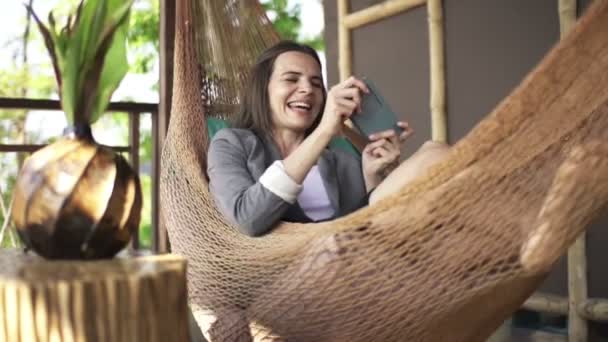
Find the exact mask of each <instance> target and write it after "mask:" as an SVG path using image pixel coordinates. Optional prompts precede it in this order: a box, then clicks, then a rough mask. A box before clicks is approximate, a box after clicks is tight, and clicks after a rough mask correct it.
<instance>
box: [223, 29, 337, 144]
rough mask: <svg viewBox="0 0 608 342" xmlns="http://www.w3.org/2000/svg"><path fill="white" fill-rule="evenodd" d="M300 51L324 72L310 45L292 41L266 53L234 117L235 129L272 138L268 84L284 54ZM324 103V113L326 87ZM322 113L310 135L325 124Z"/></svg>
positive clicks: (249, 79)
mask: <svg viewBox="0 0 608 342" xmlns="http://www.w3.org/2000/svg"><path fill="white" fill-rule="evenodd" d="M289 51H297V52H302V53H305V54H307V55H309V56H311V57H312V58H314V59H315V61H317V63H318V64H319V69H321V60H320V59H319V55H317V52H316V51H315V50H314V49H313V48H311V47H310V46H308V45H303V44H298V43H295V42H292V41H287V40H285V41H281V42H279V43H277V44H276V45H274V46H271V47H270V48H268V49H266V50H264V51H263V52H262V53H261V54H260V56H259V57H258V59H257V61H256V62H255V64H254V65H253V67H252V68H251V71H250V73H249V78H248V81H247V83H246V84H247V86H246V88H245V91H244V92H243V94H244V95H243V99H242V101H241V108H240V110H239V112H238V113H237V115H236V116H235V117H234V120H233V122H232V126H233V127H235V128H247V129H251V130H253V131H254V132H255V133H256V134H258V135H261V136H263V135H266V134H270V133H271V131H272V117H271V109H270V98H269V96H268V83H269V82H270V76H272V71H273V70H274V62H275V61H276V59H277V57H279V55H281V54H282V53H285V52H289ZM322 92H323V101H322V102H321V113H323V109H324V108H325V98H326V96H327V95H326V90H325V87H323V86H322ZM321 113H319V115H317V117H316V118H315V121H314V122H313V124H312V126H311V127H310V128H309V129H308V130H307V131H306V135H308V134H310V132H312V131H313V130H314V129H315V128H316V127H317V126H318V125H319V122H320V121H321Z"/></svg>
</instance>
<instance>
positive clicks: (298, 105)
mask: <svg viewBox="0 0 608 342" xmlns="http://www.w3.org/2000/svg"><path fill="white" fill-rule="evenodd" d="M268 97H269V102H270V109H271V112H272V113H271V114H272V124H273V127H274V129H277V130H284V129H287V130H291V131H294V132H298V133H304V132H305V131H306V130H307V129H308V128H309V127H310V126H311V125H312V124H313V122H314V121H315V118H316V117H317V116H318V115H320V112H321V109H322V108H321V104H322V103H323V79H322V76H321V69H320V67H319V65H318V64H317V61H316V60H315V59H314V58H313V57H312V56H309V55H307V54H305V53H302V52H297V51H289V52H284V53H282V54H280V55H279V56H278V57H277V58H276V60H275V62H274V68H273V71H272V75H271V76H270V82H269V83H268Z"/></svg>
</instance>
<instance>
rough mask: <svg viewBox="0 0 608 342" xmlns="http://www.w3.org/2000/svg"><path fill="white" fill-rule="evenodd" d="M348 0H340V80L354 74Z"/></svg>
mask: <svg viewBox="0 0 608 342" xmlns="http://www.w3.org/2000/svg"><path fill="white" fill-rule="evenodd" d="M347 15H348V0H338V69H339V73H340V81H344V80H345V79H346V78H348V77H350V75H352V73H353V71H352V47H351V41H350V30H349V29H348V27H347V26H346V17H347Z"/></svg>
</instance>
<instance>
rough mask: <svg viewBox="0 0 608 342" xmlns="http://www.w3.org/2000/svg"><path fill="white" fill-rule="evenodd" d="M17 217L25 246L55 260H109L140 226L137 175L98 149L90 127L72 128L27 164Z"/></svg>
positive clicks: (17, 188)
mask: <svg viewBox="0 0 608 342" xmlns="http://www.w3.org/2000/svg"><path fill="white" fill-rule="evenodd" d="M14 191H15V192H14V200H13V201H14V202H13V210H12V217H13V220H14V222H15V226H16V227H17V231H18V233H19V236H20V237H21V239H22V241H23V242H24V244H25V245H26V246H27V247H28V248H31V249H32V250H34V251H36V253H38V254H40V255H42V256H44V257H46V258H52V259H96V258H109V257H112V256H114V255H115V254H116V253H118V252H119V251H120V250H121V249H123V248H124V247H125V246H126V245H127V244H128V243H129V241H130V239H131V237H132V236H133V234H134V232H135V231H136V230H137V229H138V227H139V222H140V215H141V205H142V194H141V187H140V183H139V178H138V176H137V173H136V172H135V171H134V170H133V169H132V168H131V167H130V166H129V164H128V163H127V161H126V160H125V159H124V158H123V157H122V156H121V155H120V154H117V153H115V152H114V151H112V150H111V149H109V148H107V147H104V146H101V145H99V144H97V143H96V142H95V141H94V139H93V137H92V135H91V129H90V127H89V126H88V125H84V126H79V127H73V128H71V129H70V131H69V132H68V133H67V134H66V135H65V136H64V137H63V138H62V139H59V140H58V141H57V142H55V143H53V144H51V145H48V146H46V147H44V148H42V149H41V150H39V151H37V152H35V153H34V154H32V155H31V156H30V157H29V158H27V160H26V161H25V163H24V165H23V167H22V169H21V171H20V173H19V176H18V178H17V183H16V184H15V190H14Z"/></svg>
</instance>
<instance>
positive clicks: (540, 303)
mask: <svg viewBox="0 0 608 342" xmlns="http://www.w3.org/2000/svg"><path fill="white" fill-rule="evenodd" d="M523 308H524V309H527V310H532V311H537V312H543V313H551V314H557V315H567V314H568V298H566V297H562V296H556V295H551V294H545V293H535V294H533V295H532V296H530V298H528V299H527V300H526V301H525V302H524V305H523Z"/></svg>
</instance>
